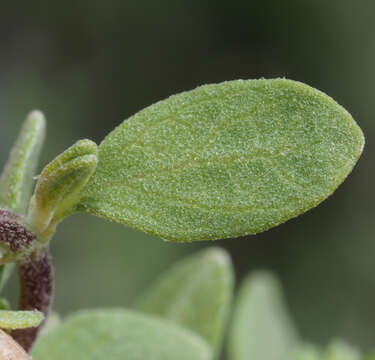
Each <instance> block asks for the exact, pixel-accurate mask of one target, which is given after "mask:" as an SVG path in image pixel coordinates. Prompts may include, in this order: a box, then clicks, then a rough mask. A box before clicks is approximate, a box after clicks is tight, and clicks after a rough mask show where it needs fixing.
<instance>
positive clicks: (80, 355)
mask: <svg viewBox="0 0 375 360" xmlns="http://www.w3.org/2000/svg"><path fill="white" fill-rule="evenodd" d="M32 354H33V360H51V359H53V360H67V359H72V360H73V359H74V360H78V359H79V360H96V359H97V360H99V359H100V360H102V359H108V360H177V359H178V360H193V359H194V360H210V359H212V352H211V349H210V346H209V345H208V344H207V343H206V342H205V341H204V340H203V339H202V338H201V337H199V336H197V335H195V334H194V333H192V332H190V331H188V330H186V329H183V328H181V327H179V326H177V325H174V324H172V323H170V322H167V321H162V320H159V319H157V318H154V317H152V316H150V317H148V316H145V315H143V314H141V313H137V312H132V311H125V310H106V311H105V310H102V311H85V312H81V313H78V314H76V315H73V316H71V317H70V318H68V319H67V320H65V321H64V322H63V323H62V325H61V326H59V327H58V328H57V329H55V330H53V331H51V332H50V333H48V334H47V335H45V336H44V337H42V338H41V339H40V340H39V341H38V342H37V343H36V346H35V349H34V351H33V353H32Z"/></svg>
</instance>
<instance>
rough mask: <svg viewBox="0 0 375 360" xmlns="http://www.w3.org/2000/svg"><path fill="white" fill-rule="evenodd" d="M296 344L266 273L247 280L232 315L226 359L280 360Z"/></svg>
mask: <svg viewBox="0 0 375 360" xmlns="http://www.w3.org/2000/svg"><path fill="white" fill-rule="evenodd" d="M296 341H297V335H296V330H295V328H294V326H293V324H292V322H291V320H290V319H289V317H288V314H287V311H286V309H285V304H284V299H283V297H282V293H281V288H280V285H279V283H278V281H277V280H276V279H275V278H274V277H273V276H272V275H271V274H269V273H266V272H256V273H254V274H252V275H251V276H249V277H248V278H247V279H246V280H245V282H244V284H243V285H242V287H241V289H240V292H239V295H238V299H237V304H236V308H235V310H234V314H233V320H232V328H231V330H230V334H229V355H230V356H229V358H230V359H231V360H249V359H254V360H255V359H267V360H284V359H286V356H287V355H288V354H289V353H290V351H291V350H292V349H293V348H294V347H295V345H296Z"/></svg>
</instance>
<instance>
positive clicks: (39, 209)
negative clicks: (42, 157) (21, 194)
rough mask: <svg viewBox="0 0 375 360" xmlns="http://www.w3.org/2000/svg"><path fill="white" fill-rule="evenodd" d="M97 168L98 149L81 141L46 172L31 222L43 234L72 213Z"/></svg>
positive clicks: (32, 205)
mask: <svg viewBox="0 0 375 360" xmlns="http://www.w3.org/2000/svg"><path fill="white" fill-rule="evenodd" d="M96 164H97V145H96V144H95V143H94V142H93V141H90V140H80V141H78V142H76V143H75V144H74V145H73V146H71V147H70V148H69V149H67V150H66V151H64V152H63V153H62V154H60V155H59V156H57V157H56V158H55V159H54V160H53V161H52V162H51V163H49V164H48V165H47V166H46V167H45V168H44V169H43V171H42V173H41V175H40V176H39V179H38V182H37V185H36V189H35V193H34V195H33V197H32V199H31V203H30V210H29V221H30V223H31V225H32V226H33V228H34V229H35V230H36V231H37V232H38V233H39V234H40V233H43V231H45V230H46V229H47V228H48V227H49V226H51V225H52V226H54V225H55V224H56V223H57V222H59V221H60V220H61V219H62V218H63V217H65V216H67V215H69V214H70V213H71V212H72V209H73V207H74V205H75V204H76V203H77V202H78V201H79V199H80V196H81V190H82V188H83V187H84V186H85V185H86V183H87V181H88V179H89V178H90V177H91V175H92V174H93V172H94V171H95V168H96Z"/></svg>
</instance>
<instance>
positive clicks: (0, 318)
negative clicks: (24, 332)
mask: <svg viewBox="0 0 375 360" xmlns="http://www.w3.org/2000/svg"><path fill="white" fill-rule="evenodd" d="M43 319H44V315H43V314H42V313H41V312H39V311H36V310H35V311H8V310H0V329H12V330H13V329H26V328H30V327H36V326H39V325H40V323H41V322H42V321H43Z"/></svg>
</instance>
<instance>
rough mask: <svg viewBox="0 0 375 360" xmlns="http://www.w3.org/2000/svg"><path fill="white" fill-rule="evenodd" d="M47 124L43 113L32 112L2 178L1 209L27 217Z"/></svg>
mask: <svg viewBox="0 0 375 360" xmlns="http://www.w3.org/2000/svg"><path fill="white" fill-rule="evenodd" d="M45 131H46V121H45V118H44V116H43V114H42V113H41V112H39V111H33V112H31V113H30V114H29V115H28V117H27V118H26V120H25V122H24V124H23V126H22V129H21V132H20V134H19V136H18V138H17V140H16V143H15V144H14V147H13V148H12V150H11V153H10V155H9V159H8V161H7V163H6V165H5V168H4V171H3V173H2V175H1V179H0V207H4V208H7V209H8V210H12V211H14V212H16V213H18V214H21V215H25V213H26V210H27V207H28V203H29V200H30V196H31V191H32V185H33V182H34V175H35V171H36V168H37V165H38V159H39V153H40V150H41V148H42V145H43V141H44V137H45Z"/></svg>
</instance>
